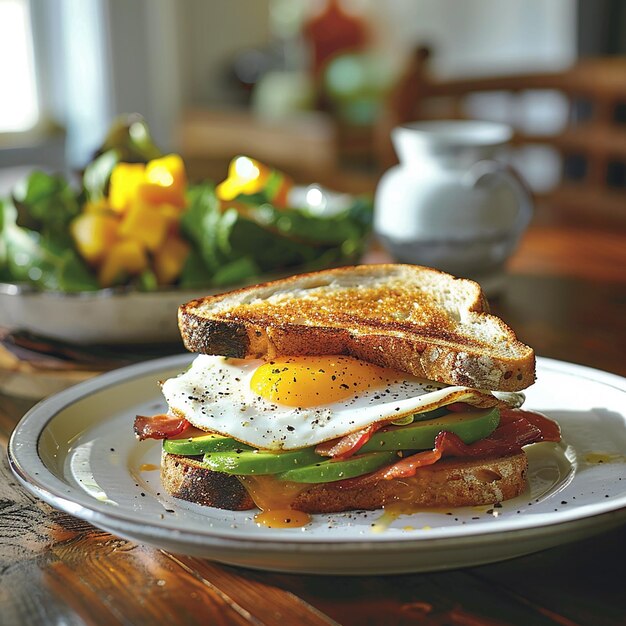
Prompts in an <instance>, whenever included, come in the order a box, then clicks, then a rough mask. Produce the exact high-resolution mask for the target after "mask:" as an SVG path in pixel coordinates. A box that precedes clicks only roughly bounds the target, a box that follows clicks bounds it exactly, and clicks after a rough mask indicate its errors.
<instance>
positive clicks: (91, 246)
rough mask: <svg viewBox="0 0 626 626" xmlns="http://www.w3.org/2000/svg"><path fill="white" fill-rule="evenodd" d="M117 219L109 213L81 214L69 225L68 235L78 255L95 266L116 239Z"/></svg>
mask: <svg viewBox="0 0 626 626" xmlns="http://www.w3.org/2000/svg"><path fill="white" fill-rule="evenodd" d="M118 225H119V219H118V218H117V217H116V216H115V215H112V214H110V213H103V212H101V213H82V214H81V215H79V216H78V217H76V218H75V219H74V220H73V221H72V223H71V224H70V233H71V234H72V237H73V238H74V243H75V244H76V248H77V250H78V252H79V253H80V255H81V256H82V257H83V258H84V259H85V260H86V261H87V262H88V263H91V264H97V263H98V262H99V261H100V260H101V259H102V258H103V257H104V255H105V254H106V252H107V250H109V249H110V248H111V246H112V245H113V244H114V243H115V241H116V239H117V228H118Z"/></svg>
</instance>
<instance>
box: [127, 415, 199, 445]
mask: <svg viewBox="0 0 626 626" xmlns="http://www.w3.org/2000/svg"><path fill="white" fill-rule="evenodd" d="M189 426H191V424H190V423H189V422H188V421H187V420H186V419H185V418H184V417H177V416H176V415H166V414H159V415H152V416H146V415H137V416H136V417H135V424H134V430H135V435H137V437H139V440H140V441H143V440H144V439H167V438H168V437H173V436H174V435H178V434H180V433H182V432H183V431H185V430H187V428H189Z"/></svg>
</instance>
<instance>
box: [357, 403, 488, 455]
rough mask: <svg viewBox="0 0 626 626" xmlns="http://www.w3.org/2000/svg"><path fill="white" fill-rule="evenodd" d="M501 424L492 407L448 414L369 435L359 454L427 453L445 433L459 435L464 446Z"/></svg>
mask: <svg viewBox="0 0 626 626" xmlns="http://www.w3.org/2000/svg"><path fill="white" fill-rule="evenodd" d="M499 423H500V411H499V410H498V409H497V408H496V407H493V408H491V409H486V410H483V411H467V412H459V413H448V414H447V415H445V416H443V417H438V418H437V419H430V420H422V421H419V422H413V423H412V424H409V425H407V426H397V427H389V428H388V429H385V430H382V431H379V432H377V433H375V434H374V435H372V437H371V438H370V440H369V441H368V442H367V443H366V444H365V445H364V446H363V447H362V448H361V449H360V450H359V452H361V453H364V452H376V451H379V450H427V449H428V448H432V447H433V445H434V444H435V437H436V436H437V435H438V434H439V433H440V432H441V431H442V430H447V431H450V432H453V433H454V434H456V435H458V436H459V437H460V439H461V440H462V441H463V443H468V444H469V443H473V442H474V441H478V440H479V439H484V438H485V437H488V436H489V435H490V434H491V433H492V432H493V431H494V430H495V429H496V428H497V426H498V424H499Z"/></svg>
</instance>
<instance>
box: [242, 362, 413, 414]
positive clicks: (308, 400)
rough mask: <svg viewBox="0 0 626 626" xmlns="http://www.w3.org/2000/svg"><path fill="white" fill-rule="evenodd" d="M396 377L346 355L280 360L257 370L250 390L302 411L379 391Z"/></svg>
mask: <svg viewBox="0 0 626 626" xmlns="http://www.w3.org/2000/svg"><path fill="white" fill-rule="evenodd" d="M399 378H401V376H400V374H398V373H397V372H395V371H394V370H391V369H387V368H384V367H378V366H377V365H373V364H371V363H366V362H365V361H360V360H358V359H354V358H352V357H347V356H298V357H281V358H276V359H273V360H272V361H268V362H267V363H264V364H263V365H261V366H260V367H258V368H257V370H256V371H255V372H254V374H253V375H252V378H251V380H250V387H251V389H252V391H254V392H255V393H256V394H258V395H259V396H261V397H262V398H265V399H266V400H268V401H269V402H273V403H275V404H284V405H287V406H293V407H303V408H305V407H313V406H318V405H322V404H329V403H331V402H336V401H338V400H343V399H345V398H349V397H350V396H353V395H355V394H356V393H358V392H359V391H364V390H366V389H376V388H381V387H384V386H385V385H387V384H388V383H390V382H392V381H394V380H398V379H399Z"/></svg>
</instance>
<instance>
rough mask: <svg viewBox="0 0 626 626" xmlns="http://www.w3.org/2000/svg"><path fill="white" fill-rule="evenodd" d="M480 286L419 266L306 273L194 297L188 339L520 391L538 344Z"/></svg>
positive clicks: (209, 348)
mask: <svg viewBox="0 0 626 626" xmlns="http://www.w3.org/2000/svg"><path fill="white" fill-rule="evenodd" d="M488 310H489V309H488V305H487V301H486V299H485V297H484V295H483V293H482V291H481V288H480V286H479V285H478V284H477V283H475V282H473V281H470V280H466V279H459V278H454V277H453V276H450V275H449V274H445V273H443V272H439V271H437V270H433V269H429V268H425V267H420V266H415V265H391V264H390V265H361V266H353V267H342V268H338V269H331V270H325V271H321V272H313V273H310V274H301V275H299V276H294V277H291V278H286V279H282V280H278V281H274V282H271V283H265V284H261V285H257V286H254V287H248V288H244V289H239V290H237V291H232V292H230V293H227V294H222V295H217V296H209V297H206V298H201V299H198V300H192V301H191V302H188V303H187V304H185V305H183V306H181V307H180V309H179V314H178V321H179V328H180V331H181V335H182V337H183V340H184V343H185V346H186V347H187V349H188V350H190V351H192V352H199V353H204V354H219V355H223V356H228V357H235V358H265V359H271V358H273V357H276V356H285V355H320V354H347V355H351V356H354V357H356V358H359V359H363V360H366V361H370V362H372V363H375V364H377V365H381V366H384V367H391V368H394V369H398V370H402V371H405V372H408V373H410V374H413V375H415V376H418V377H422V378H427V379H430V380H435V381H439V382H442V383H446V384H450V385H464V386H467V387H475V388H479V389H489V390H494V391H495V390H497V391H519V390H521V389H525V388H526V387H528V386H529V385H530V384H531V383H533V382H534V380H535V355H534V352H533V350H532V348H529V347H528V346H526V345H525V344H523V343H521V342H520V341H518V340H517V338H516V336H515V334H514V332H513V331H512V330H511V329H510V328H509V327H508V326H507V325H506V324H505V323H504V322H503V321H502V320H500V319H499V318H497V317H495V316H493V315H490V314H489V312H488Z"/></svg>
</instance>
